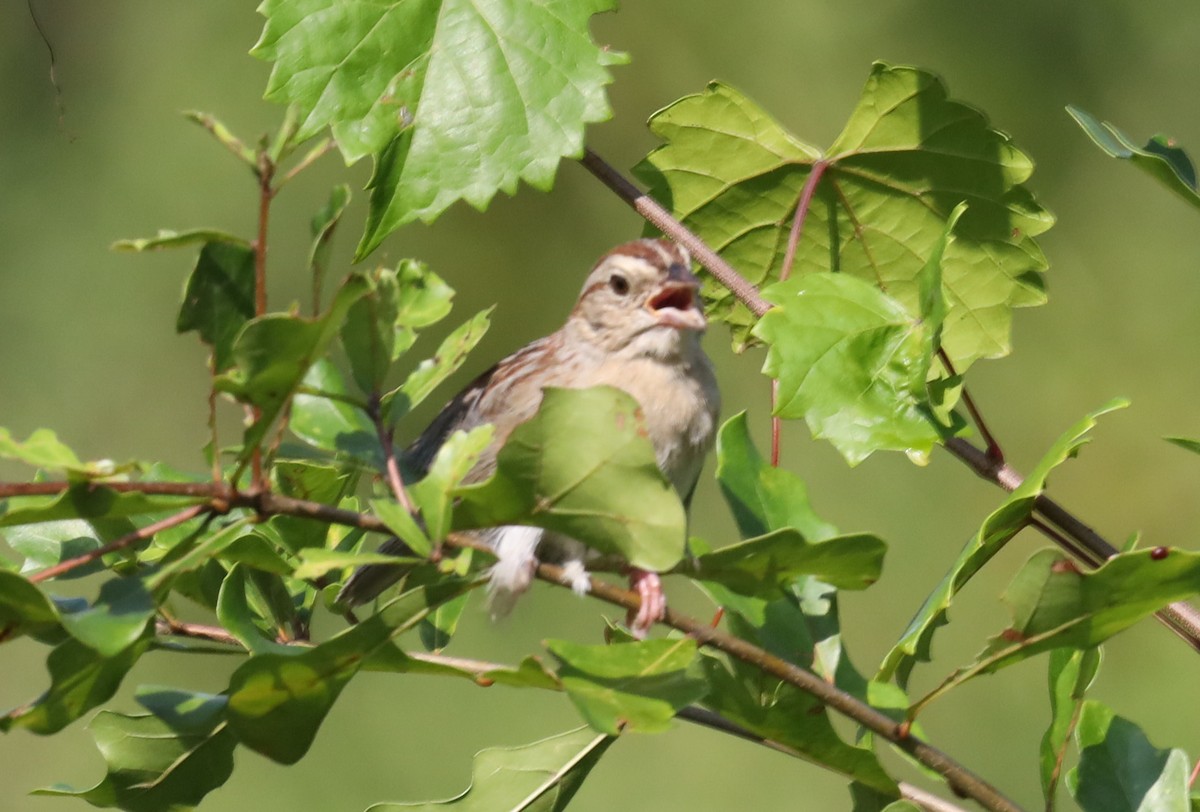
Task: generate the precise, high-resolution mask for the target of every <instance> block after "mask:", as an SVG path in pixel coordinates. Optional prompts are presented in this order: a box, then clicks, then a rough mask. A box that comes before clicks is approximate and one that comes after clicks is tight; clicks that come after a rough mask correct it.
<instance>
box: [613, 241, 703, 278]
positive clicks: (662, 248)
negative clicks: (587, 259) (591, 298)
mask: <svg viewBox="0 0 1200 812" xmlns="http://www.w3.org/2000/svg"><path fill="white" fill-rule="evenodd" d="M617 254H620V255H621V256H626V257H635V258H637V259H640V260H643V261H644V262H646V263H648V264H650V265H653V266H654V267H656V268H664V269H665V268H669V267H670V266H672V265H676V264H679V265H685V266H686V265H687V264H688V258H687V254H686V253H684V250H683V248H681V247H680V246H678V245H676V244H675V243H673V242H671V241H670V240H668V239H666V238H662V237H660V238H658V239H646V240H634V241H632V242H627V243H623V244H621V245H618V246H617V247H616V248H614V249H612V250H611V251H609V252H608V253H607V254H605V255H604V256H602V257H600V259H599V260H598V261H597V262H596V264H595V266H593V270H594V269H595V268H599V267H600V266H601V265H602V264H604V261H605V260H606V259H608V258H609V257H612V256H615V255H617Z"/></svg>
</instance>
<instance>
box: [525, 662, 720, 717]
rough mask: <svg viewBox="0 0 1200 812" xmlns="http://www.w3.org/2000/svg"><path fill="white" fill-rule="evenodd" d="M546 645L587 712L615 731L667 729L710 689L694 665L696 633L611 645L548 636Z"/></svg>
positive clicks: (573, 698) (573, 696)
mask: <svg viewBox="0 0 1200 812" xmlns="http://www.w3.org/2000/svg"><path fill="white" fill-rule="evenodd" d="M546 648H548V649H550V652H551V653H552V654H554V656H555V657H557V658H558V660H559V662H561V663H562V667H561V668H560V669H559V674H558V675H559V679H561V680H562V684H563V688H565V689H566V691H567V695H568V696H570V697H571V701H572V702H574V703H575V707H576V708H578V709H579V712H580V713H581V714H583V718H584V719H585V720H586V721H587V723H588V724H589V725H590V726H591V727H592V729H593V730H597V731H599V732H601V733H607V734H609V735H612V736H615V735H617V734H618V733H620V732H622V731H623V730H637V731H641V732H647V733H653V732H657V731H660V730H665V729H666V728H667V727H668V726H669V725H670V722H671V720H672V719H674V718H675V714H676V713H677V712H678V711H679V710H680V708H684V707H687V706H688V705H690V704H692V703H693V702H695V701H697V700H699V699H701V698H703V696H704V694H705V692H706V690H707V688H706V686H705V684H704V680H702V679H700V678H699V677H698V676H697V675H696V674H695V672H694V670H693V669H692V664H693V663H695V661H696V653H697V648H696V642H695V641H694V640H691V639H687V638H683V639H677V640H642V641H639V642H635V643H615V644H613V645H608V646H583V645H579V644H577V643H571V642H568V641H566V640H548V641H546Z"/></svg>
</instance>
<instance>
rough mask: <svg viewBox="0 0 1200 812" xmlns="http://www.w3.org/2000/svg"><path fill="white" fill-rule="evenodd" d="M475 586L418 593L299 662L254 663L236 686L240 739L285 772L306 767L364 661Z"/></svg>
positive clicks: (291, 658) (232, 689)
mask: <svg viewBox="0 0 1200 812" xmlns="http://www.w3.org/2000/svg"><path fill="white" fill-rule="evenodd" d="M471 586H472V584H471V583H470V582H459V581H455V582H442V583H440V584H435V585H431V586H429V587H424V588H418V589H414V590H412V591H410V592H406V593H405V594H403V595H401V596H399V597H397V598H395V599H393V600H392V601H390V602H389V603H388V604H386V605H385V606H384V607H383V608H382V609H380V611H379V612H377V613H375V614H374V615H372V616H371V617H369V618H367V619H366V620H364V621H363V622H362V623H360V624H358V625H357V626H354V627H353V628H351V629H348V630H347V631H344V632H342V633H341V634H338V635H336V636H334V637H332V638H330V639H329V640H326V641H325V642H323V643H321V644H320V645H318V646H315V647H313V648H308V649H305V650H304V651H303V652H302V653H300V654H296V655H291V654H281V653H265V654H259V655H257V656H254V657H252V658H251V659H249V660H248V661H246V662H245V663H244V664H243V665H242V666H241V667H239V668H238V669H237V671H235V672H234V674H233V677H232V678H231V680H230V683H229V691H228V694H229V709H228V718H229V722H230V725H231V726H232V728H233V729H234V732H235V733H236V735H237V737H238V739H239V740H240V741H241V742H242V743H243V744H245V745H246V746H247V747H249V748H250V749H252V750H255V751H257V752H259V753H261V754H263V755H265V756H267V757H268V758H271V759H273V760H275V761H278V762H281V763H283V764H294V763H295V762H297V761H299V760H300V758H301V757H302V756H303V755H304V754H305V753H306V752H308V748H309V747H310V746H311V745H312V742H313V739H314V738H315V737H316V735H317V730H318V728H319V727H320V725H321V722H322V721H324V719H325V715H326V714H327V713H328V712H329V709H330V708H331V707H332V706H333V703H334V701H335V700H336V699H337V697H338V695H339V694H341V692H342V689H343V688H345V687H346V683H348V682H349V681H350V679H351V678H352V677H353V676H354V675H355V673H357V672H358V669H359V668H360V667H361V666H362V664H363V661H364V660H366V659H367V658H368V657H369V656H370V655H371V654H372V653H373V652H374V651H376V650H378V649H380V648H381V647H383V646H385V645H386V644H388V643H389V642H390V641H391V640H392V638H394V637H395V636H397V635H399V634H401V633H402V632H404V631H407V630H409V629H411V628H413V627H414V626H416V625H417V624H418V623H420V621H421V620H423V619H424V618H425V617H427V616H428V615H429V613H430V612H431V611H432V610H433V609H434V608H436V607H437V606H440V605H441V604H442V603H445V602H446V601H448V600H452V599H454V598H455V597H457V596H458V595H459V594H461V593H462V592H463V591H465V590H466V589H469V588H471Z"/></svg>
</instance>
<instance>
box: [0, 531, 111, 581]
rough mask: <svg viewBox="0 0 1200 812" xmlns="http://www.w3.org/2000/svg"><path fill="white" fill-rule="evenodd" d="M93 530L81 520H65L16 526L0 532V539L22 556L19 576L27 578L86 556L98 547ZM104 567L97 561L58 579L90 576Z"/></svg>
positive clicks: (64, 574)
mask: <svg viewBox="0 0 1200 812" xmlns="http://www.w3.org/2000/svg"><path fill="white" fill-rule="evenodd" d="M96 535H97V534H96V531H95V530H93V529H92V526H91V525H90V524H88V523H87V522H85V521H81V520H79V519H68V520H66V521H61V522H41V523H39V524H27V525H18V526H17V527H14V528H12V529H10V530H6V531H5V533H4V540H5V541H7V542H8V546H9V547H12V548H13V550H15V551H16V552H18V553H20V554H21V555H23V556H25V563H24V565H23V566H22V567H21V573H22V574H24V575H28V574H30V573H32V572H36V571H37V570H40V569H44V568H46V567H52V566H54V565H55V564H60V563H62V562H63V561H68V560H70V559H72V558H76V557H78V556H81V555H84V554H85V553H90V552H91V551H93V550H95V549H96V548H98V547H99V546H100V540H99V539H98V538H96ZM103 566H104V564H103V562H102V561H101V560H100V559H96V560H95V561H93V562H92V563H91V564H85V565H83V566H81V567H77V568H76V569H73V570H70V571H68V572H65V573H63V574H62V575H61V576H59V577H58V580H67V579H71V578H80V577H82V576H85V575H91V574H93V573H95V572H97V571H98V570H100V569H102V568H103Z"/></svg>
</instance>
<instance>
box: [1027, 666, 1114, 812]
mask: <svg viewBox="0 0 1200 812" xmlns="http://www.w3.org/2000/svg"><path fill="white" fill-rule="evenodd" d="M1099 668H1100V649H1098V648H1089V649H1083V650H1073V649H1066V648H1060V649H1055V650H1054V651H1052V652H1050V726H1049V727H1047V728H1046V732H1045V734H1043V736H1042V744H1041V747H1040V749H1039V751H1038V753H1039V756H1040V758H1039V767H1040V768H1041V779H1042V795H1044V796H1045V798H1046V808H1047V809H1052V808H1053V807H1054V802H1055V794H1056V791H1057V789H1058V782H1059V780H1060V779H1061V778H1062V768H1063V761H1064V757H1065V756H1066V750H1067V743H1068V742H1069V741H1070V740H1071V734H1072V733H1074V732H1075V727H1076V726H1077V724H1078V722H1079V716H1080V712H1081V711H1082V709H1083V704H1084V699H1083V697H1084V694H1085V693H1086V692H1087V689H1088V688H1089V687H1090V686H1091V684H1092V680H1094V679H1095V678H1096V672H1097V671H1098V670H1099Z"/></svg>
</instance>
